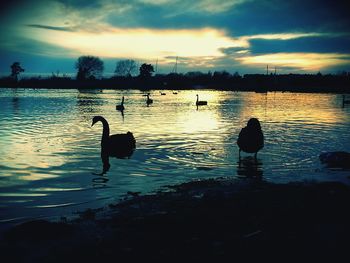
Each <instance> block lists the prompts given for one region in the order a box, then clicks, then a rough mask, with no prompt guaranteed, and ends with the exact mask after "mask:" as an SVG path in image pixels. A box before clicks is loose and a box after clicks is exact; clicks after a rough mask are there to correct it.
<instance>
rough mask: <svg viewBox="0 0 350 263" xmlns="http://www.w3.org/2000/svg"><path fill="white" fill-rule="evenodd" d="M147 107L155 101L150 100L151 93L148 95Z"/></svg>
mask: <svg viewBox="0 0 350 263" xmlns="http://www.w3.org/2000/svg"><path fill="white" fill-rule="evenodd" d="M146 103H147V105H149V104H152V103H153V100H152V99H150V98H149V93H148V94H147V100H146Z"/></svg>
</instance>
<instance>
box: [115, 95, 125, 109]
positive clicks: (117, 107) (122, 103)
mask: <svg viewBox="0 0 350 263" xmlns="http://www.w3.org/2000/svg"><path fill="white" fill-rule="evenodd" d="M115 108H116V110H119V111H123V110H124V109H125V107H124V96H123V97H122V102H121V103H120V105H117V106H115Z"/></svg>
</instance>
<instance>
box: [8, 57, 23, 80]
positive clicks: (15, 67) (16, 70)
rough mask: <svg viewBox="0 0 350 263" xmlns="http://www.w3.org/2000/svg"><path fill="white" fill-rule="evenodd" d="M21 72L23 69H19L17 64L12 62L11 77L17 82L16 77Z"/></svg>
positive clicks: (19, 66)
mask: <svg viewBox="0 0 350 263" xmlns="http://www.w3.org/2000/svg"><path fill="white" fill-rule="evenodd" d="M21 72H24V68H22V67H21V65H20V63H19V62H14V63H13V64H12V65H11V77H12V78H13V79H14V80H16V81H18V76H19V74H20V73H21Z"/></svg>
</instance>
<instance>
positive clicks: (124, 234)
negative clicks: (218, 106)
mask: <svg viewBox="0 0 350 263" xmlns="http://www.w3.org/2000/svg"><path fill="white" fill-rule="evenodd" d="M169 189H170V190H169V191H163V192H159V193H157V194H153V195H145V196H139V195H138V194H136V193H130V194H129V196H128V197H127V198H126V199H125V200H124V201H122V202H120V203H118V204H115V205H110V206H109V207H108V208H104V209H99V210H88V211H85V212H84V213H82V214H81V215H80V218H79V219H76V220H73V221H66V220H64V219H62V221H61V222H48V221H42V220H40V221H31V222H27V223H24V224H22V225H19V226H16V227H14V228H12V229H11V230H9V231H8V232H7V233H6V234H5V235H4V236H3V238H2V240H1V243H0V249H1V251H0V253H1V254H0V257H1V261H2V262H92V261H94V262H126V261H132V262H134V261H143V262H144V261H145V262H150V261H163V262H174V261H177V262H180V261H181V262H189V261H192V262H200V261H211V262H217V261H230V262H235V261H236V262H237V261H238V262H241V261H242V259H243V260H244V261H249V260H256V259H257V260H260V261H261V260H264V261H265V260H267V259H274V260H278V261H279V262H286V261H298V262H304V261H306V260H307V261H310V262H315V260H319V259H323V260H324V259H328V260H329V262H337V261H340V259H341V258H342V261H343V262H349V261H348V260H349V253H350V188H349V187H348V186H345V185H343V184H341V183H331V182H330V183H303V184H301V183H298V184H297V183H295V184H285V185H277V184H270V183H266V182H262V181H256V180H254V181H251V180H246V181H240V182H233V181H232V180H228V179H219V180H204V181H196V182H190V183H186V184H182V185H178V186H174V187H170V188H169ZM3 259H6V260H5V261H3ZM344 260H345V261H344Z"/></svg>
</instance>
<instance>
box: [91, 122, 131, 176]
mask: <svg viewBox="0 0 350 263" xmlns="http://www.w3.org/2000/svg"><path fill="white" fill-rule="evenodd" d="M99 121H100V122H102V125H103V132H102V139H101V159H102V163H103V172H104V173H105V172H107V171H108V170H109V167H110V164H109V156H112V157H116V158H130V156H131V155H132V154H133V152H134V150H135V148H136V140H135V138H134V135H133V134H132V133H131V132H127V133H125V134H113V135H109V125H108V122H107V120H106V119H105V118H103V117H102V116H95V117H94V118H93V119H92V125H91V126H93V125H94V124H95V123H96V122H99Z"/></svg>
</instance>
